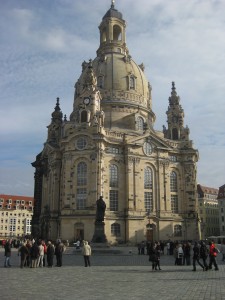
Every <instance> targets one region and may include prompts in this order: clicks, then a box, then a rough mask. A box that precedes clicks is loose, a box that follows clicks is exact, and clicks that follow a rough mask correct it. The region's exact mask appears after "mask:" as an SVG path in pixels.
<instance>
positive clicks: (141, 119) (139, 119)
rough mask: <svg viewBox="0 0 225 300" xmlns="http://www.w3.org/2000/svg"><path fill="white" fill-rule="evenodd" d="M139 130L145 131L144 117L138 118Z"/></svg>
mask: <svg viewBox="0 0 225 300" xmlns="http://www.w3.org/2000/svg"><path fill="white" fill-rule="evenodd" d="M137 130H144V120H143V118H142V117H138V118H137Z"/></svg>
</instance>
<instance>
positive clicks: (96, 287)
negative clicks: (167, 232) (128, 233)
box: [0, 247, 225, 300]
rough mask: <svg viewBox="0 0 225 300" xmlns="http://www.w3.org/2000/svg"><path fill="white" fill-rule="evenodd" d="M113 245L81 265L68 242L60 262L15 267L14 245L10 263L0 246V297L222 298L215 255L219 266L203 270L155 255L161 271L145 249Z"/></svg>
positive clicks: (224, 286)
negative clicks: (141, 251) (110, 250)
mask: <svg viewBox="0 0 225 300" xmlns="http://www.w3.org/2000/svg"><path fill="white" fill-rule="evenodd" d="M119 250H120V251H119V254H118V253H117V254H113V253H104V252H103V253H99V252H94V253H93V256H92V257H91V264H92V266H91V267H90V268H89V267H87V268H85V267H84V262H83V257H82V255H81V253H80V252H79V251H74V249H73V248H68V249H67V250H66V252H65V254H64V255H63V266H62V267H61V268H59V267H53V268H47V267H44V268H36V269H31V268H23V269H20V268H19V259H20V257H18V256H17V251H16V250H15V249H13V252H12V258H11V263H12V267H11V268H4V267H3V264H4V252H3V249H0V286H1V291H0V299H1V300H6V299H7V300H17V299H18V300H20V299H23V300H28V299H31V300H36V299H37V300H40V299H41V300H47V299H48V300H50V299H57V300H58V299H64V300H72V299H79V300H83V299H86V300H92V299H93V300H95V299H96V300H103V299H104V300H105V299H116V300H125V299H126V300H134V299H135V300H137V299H142V300H145V299H157V300H161V299H167V300H175V299H179V300H181V299H182V300H187V299H188V300H197V299H198V300H200V299H205V300H220V299H225V263H224V262H222V261H221V256H220V255H219V257H218V264H219V271H214V270H212V271H207V272H203V271H202V269H201V268H200V266H198V265H197V271H196V272H192V266H175V265H174V258H173V256H167V255H164V256H162V257H161V268H162V271H152V270H151V265H150V262H149V261H148V256H147V255H138V254H137V251H136V249H135V248H132V249H131V248H126V247H124V248H119ZM131 251H132V254H131V253H129V252H131ZM117 252H118V251H117Z"/></svg>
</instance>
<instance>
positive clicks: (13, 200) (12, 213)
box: [0, 194, 34, 239]
mask: <svg viewBox="0 0 225 300" xmlns="http://www.w3.org/2000/svg"><path fill="white" fill-rule="evenodd" d="M33 206H34V198H33V197H26V196H15V195H4V194H2V195H0V218H1V221H0V239H5V238H9V237H11V238H22V237H25V236H27V235H30V234H31V220H32V216H33Z"/></svg>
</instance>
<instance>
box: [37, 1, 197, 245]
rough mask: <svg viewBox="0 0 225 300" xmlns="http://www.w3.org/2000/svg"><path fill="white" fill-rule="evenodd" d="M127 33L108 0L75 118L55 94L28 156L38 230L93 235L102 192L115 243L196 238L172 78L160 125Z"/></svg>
mask: <svg viewBox="0 0 225 300" xmlns="http://www.w3.org/2000/svg"><path fill="white" fill-rule="evenodd" d="M96 27H97V26H96ZM125 30H126V22H125V20H124V19H123V17H122V14H121V13H120V12H119V11H118V10H117V9H116V8H115V6H114V2H112V5H111V7H110V9H109V10H108V11H107V12H106V14H105V15H104V17H103V18H102V21H101V23H100V26H99V31H100V45H99V48H98V49H97V56H96V57H95V58H94V59H93V60H89V61H88V62H86V61H84V62H83V63H82V72H81V75H80V77H79V79H78V80H77V82H76V83H75V93H74V102H73V111H72V112H71V114H70V116H69V119H67V117H66V116H64V117H63V114H62V112H61V109H60V103H59V98H57V102H56V106H55V109H54V111H53V113H52V118H51V123H50V124H49V126H48V136H47V140H46V142H45V144H44V148H43V150H42V151H41V153H39V154H38V155H37V157H36V160H35V162H33V163H32V165H33V167H34V168H35V191H34V197H35V206H34V216H33V220H32V231H33V235H34V236H42V237H43V238H52V239H56V238H62V239H68V240H74V239H77V238H80V239H83V238H84V239H85V240H89V241H90V240H91V239H92V237H93V233H94V223H95V213H96V200H97V199H98V198H99V197H100V196H101V195H102V196H103V198H104V201H105V202H106V212H105V234H106V237H107V240H108V242H109V243H128V242H130V243H137V242H140V241H142V240H145V239H146V238H147V239H148V240H153V239H154V240H155V239H161V240H166V239H175V240H176V239H177V240H184V239H198V238H199V220H198V215H197V201H196V200H197V184H196V171H197V170H196V162H197V161H198V151H197V150H196V149H195V148H194V147H193V143H192V141H191V140H190V138H189V128H188V127H187V126H184V111H183V109H182V106H181V104H180V97H179V96H178V94H177V91H176V87H175V83H174V82H173V83H172V90H171V94H170V96H169V105H168V110H167V112H166V114H167V126H163V131H157V130H155V129H154V123H155V119H156V116H155V114H154V112H153V111H152V95H151V91H152V87H151V84H150V83H149V82H148V80H147V78H146V76H145V74H144V65H143V64H137V63H136V62H135V61H134V60H133V59H132V57H131V55H130V52H129V50H128V47H127V45H126V31H125ZM165 88H167V89H169V88H168V87H165Z"/></svg>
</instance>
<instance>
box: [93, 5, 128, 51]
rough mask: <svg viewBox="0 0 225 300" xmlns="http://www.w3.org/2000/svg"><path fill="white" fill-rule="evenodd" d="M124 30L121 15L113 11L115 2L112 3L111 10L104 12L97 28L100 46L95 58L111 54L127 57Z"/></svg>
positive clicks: (124, 23) (124, 25) (124, 24)
mask: <svg viewBox="0 0 225 300" xmlns="http://www.w3.org/2000/svg"><path fill="white" fill-rule="evenodd" d="M125 29H126V22H125V21H124V20H123V16H122V14H121V13H120V12H119V11H118V10H117V9H115V1H112V4H111V8H110V9H109V10H108V11H107V12H106V14H105V15H104V17H103V18H102V22H101V24H100V26H99V31H100V46H99V49H98V50H97V56H98V57H100V56H101V55H103V54H107V53H111V52H116V53H121V54H123V55H128V52H129V51H128V48H127V46H126V31H125Z"/></svg>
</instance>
